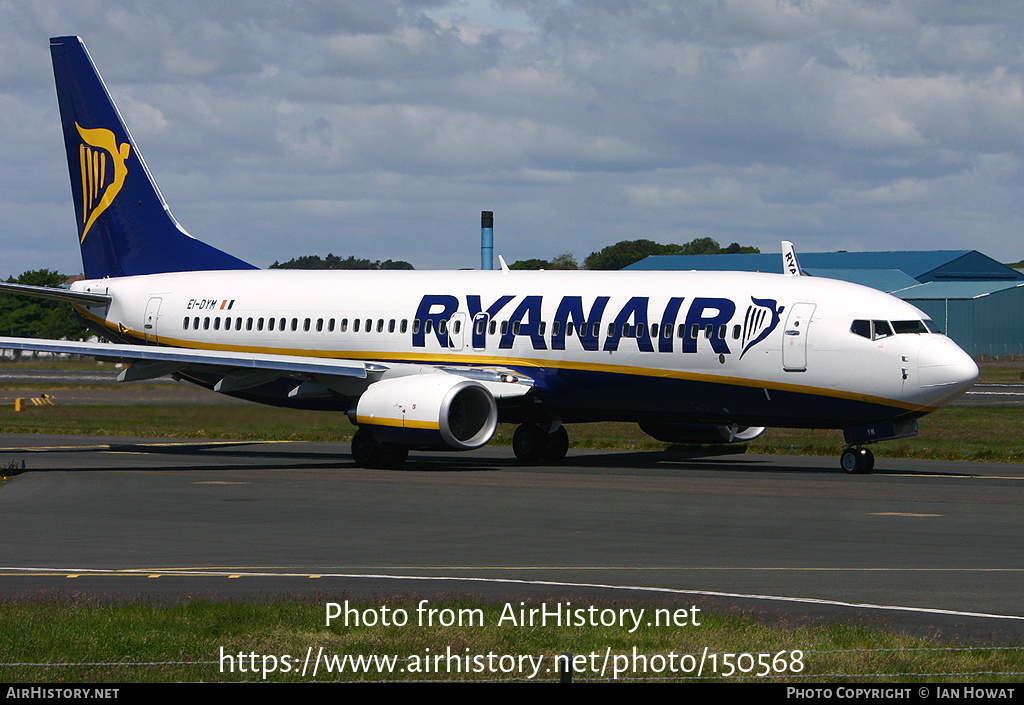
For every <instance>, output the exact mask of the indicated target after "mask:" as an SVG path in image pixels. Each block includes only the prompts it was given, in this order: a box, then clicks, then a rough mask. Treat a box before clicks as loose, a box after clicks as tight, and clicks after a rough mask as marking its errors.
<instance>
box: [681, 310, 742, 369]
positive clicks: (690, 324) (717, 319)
mask: <svg viewBox="0 0 1024 705" xmlns="http://www.w3.org/2000/svg"><path fill="white" fill-rule="evenodd" d="M708 310H711V311H715V315H713V316H708V315H705V312H706V311H708ZM734 313H736V304H734V303H733V302H732V301H730V300H729V299H717V298H703V297H698V298H696V299H694V300H693V303H691V304H690V310H689V311H687V312H686V334H685V335H684V336H683V352H690V353H693V352H697V338H698V337H700V336H699V335H694V332H698V333H699V331H701V330H703V331H704V332H705V334H704V337H706V338H707V339H708V340H709V341H711V348H712V349H713V350H714V351H715V352H716V353H718V354H719V355H722V354H728V353H729V346H728V345H727V344H726V342H725V335H724V334H721V333H720V329H719V326H727V325H728V323H729V320H730V319H732V314H734ZM709 326H710V327H709ZM722 333H724V331H722Z"/></svg>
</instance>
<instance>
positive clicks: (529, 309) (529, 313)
mask: <svg viewBox="0 0 1024 705" xmlns="http://www.w3.org/2000/svg"><path fill="white" fill-rule="evenodd" d="M543 301H544V297H543V296H524V297H523V301H522V303H520V304H519V306H518V307H516V310H515V311H514V312H513V313H512V315H511V316H510V317H509V319H508V329H507V330H506V331H505V332H504V334H502V336H501V341H499V342H498V347H499V348H504V349H509V348H511V347H512V343H513V342H514V341H515V338H516V336H517V335H528V336H530V343H531V344H532V345H533V349H534V350H547V349H548V346H547V345H546V344H545V343H544V337H543V336H542V335H541V334H540V320H541V318H540V305H541V303H542V302H543ZM524 318H525V319H527V320H523V319H524Z"/></svg>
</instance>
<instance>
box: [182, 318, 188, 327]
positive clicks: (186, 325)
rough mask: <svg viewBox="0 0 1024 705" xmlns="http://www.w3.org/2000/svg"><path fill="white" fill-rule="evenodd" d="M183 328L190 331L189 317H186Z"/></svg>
mask: <svg viewBox="0 0 1024 705" xmlns="http://www.w3.org/2000/svg"><path fill="white" fill-rule="evenodd" d="M181 327H182V328H184V329H185V330H188V316H185V320H184V321H183V322H182V324H181Z"/></svg>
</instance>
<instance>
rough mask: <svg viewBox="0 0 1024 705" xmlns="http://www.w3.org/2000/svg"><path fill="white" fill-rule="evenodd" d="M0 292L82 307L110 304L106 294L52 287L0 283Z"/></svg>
mask: <svg viewBox="0 0 1024 705" xmlns="http://www.w3.org/2000/svg"><path fill="white" fill-rule="evenodd" d="M0 292H5V293H8V294H15V295H17V296H32V297H35V298H37V299H52V300H55V301H66V302H67V303H71V304H81V305H83V306H107V305H109V304H110V297H109V296H108V295H106V294H93V293H91V292H88V291H72V290H71V289H57V288H55V287H52V286H30V285H29V284H10V283H7V282H0Z"/></svg>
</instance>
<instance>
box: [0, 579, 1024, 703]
mask: <svg viewBox="0 0 1024 705" xmlns="http://www.w3.org/2000/svg"><path fill="white" fill-rule="evenodd" d="M325 604H326V601H325V602H319V603H312V602H302V601H282V602H274V603H268V604H235V603H229V604H223V603H208V602H191V603H188V604H180V605H171V606H159V605H150V604H138V603H132V604H104V603H92V604H90V603H88V602H83V601H81V600H72V599H61V598H57V599H49V600H36V601H31V602H8V603H3V604H0V678H2V679H3V680H4V681H6V682H9V683H10V682H34V683H41V682H76V683H132V682H170V681H178V682H180V681H205V682H216V681H263V680H267V681H292V682H302V681H311V680H313V679H314V678H313V675H312V666H310V667H309V668H308V669H307V672H306V673H305V675H303V673H302V670H301V669H302V667H303V661H304V659H305V657H306V654H307V653H312V654H313V655H314V656H315V655H316V654H318V653H321V652H320V650H321V649H322V653H323V654H325V655H327V656H328V657H329V659H330V660H329V661H321V662H320V663H319V666H318V670H317V675H316V680H318V681H334V680H340V681H382V680H383V681H389V680H394V681H421V680H443V681H450V680H467V681H494V680H499V681H523V680H538V681H548V682H550V681H554V680H556V679H557V667H556V665H555V662H554V657H555V656H556V655H558V654H564V653H571V654H574V655H575V656H576V657H577V659H578V661H577V667H578V669H579V670H577V672H576V674H575V677H574V679H575V680H577V681H581V682H583V681H592V680H605V681H608V680H613V675H617V679H618V680H685V681H698V680H699V681H709V680H710V681H713V680H716V679H721V680H727V681H735V680H747V681H776V682H778V681H786V682H798V683H807V684H814V683H816V682H817V683H821V682H828V683H863V682H864V681H865V678H867V679H870V681H871V682H900V683H918V682H947V683H954V682H971V683H982V682H1005V681H1019V680H1020V679H1021V677H1022V676H1024V650H1021V648H1019V647H1018V648H1013V647H992V646H984V647H966V646H962V645H960V646H957V645H952V644H948V643H943V642H942V641H940V640H938V639H921V638H915V637H910V636H905V635H900V634H892V633H886V632H882V631H879V630H876V629H873V628H869V627H866V626H863V625H825V626H821V625H815V626H785V625H783V626H770V625H766V624H764V623H762V622H759V621H757V620H754V619H751V618H749V617H745V616H738V615H733V614H714V613H707V612H704V611H700V612H698V613H696V614H695V613H693V612H692V611H691V609H692V608H691V606H689V605H685V606H684V605H680V606H673V607H670V608H667V609H666V614H672V613H674V612H675V610H677V609H678V610H680V611H682V612H683V613H684V614H685V615H686V616H687V617H689V618H691V620H690V621H691V623H687V624H686V625H685V626H674V625H673V626H666V625H665V624H662V625H661V626H654V625H653V620H652V617H653V615H654V612H653V610H655V609H657V608H665V605H664V604H659V605H653V604H647V605H645V604H643V603H634V604H632V605H630V607H632V609H634V610H638V609H639V608H641V607H643V608H645V610H646V611H645V613H644V617H645V620H648V621H652V625H651V626H648V625H647V624H642V625H641V626H640V627H639V628H638V629H636V630H635V631H633V632H631V631H630V627H629V626H610V627H609V626H600V625H597V626H590V625H589V624H587V625H583V626H555V625H553V624H550V623H549V624H548V625H545V626H533V627H530V626H523V625H521V624H513V623H510V622H509V621H508V619H506V620H505V621H502V620H501V617H502V616H503V615H506V616H507V615H508V614H509V612H508V610H509V609H510V608H511V609H512V610H513V611H518V610H519V609H520V601H518V600H511V601H510V602H508V603H505V604H483V603H472V602H465V601H454V600H438V601H431V602H430V603H429V607H430V608H433V609H436V610H438V612H436V613H435V623H434V624H433V625H430V626H427V625H426V624H424V625H423V626H420V624H418V622H417V620H418V616H417V604H418V602H417V601H409V600H408V599H405V600H403V599H402V598H393V599H388V598H382V599H381V600H380V601H378V602H377V603H373V604H369V603H367V604H361V605H359V606H358V607H356V606H355V605H350V607H354V608H355V609H357V610H358V611H359V612H360V614H361V615H363V617H364V618H365V616H366V615H370V614H373V615H375V618H374V621H375V622H377V624H375V625H374V626H365V625H360V626H349V627H345V626H344V625H343V622H342V621H341V619H336V620H335V621H334V622H333V624H332V625H331V626H330V627H328V626H326V625H325ZM556 604H557V603H547V605H548V607H549V609H553V608H554V607H555V605H556ZM385 605H386V606H387V608H388V609H389V610H390V616H391V620H392V621H395V620H396V616H397V615H398V611H399V610H405V613H406V616H407V619H408V622H407V623H406V624H405V625H404V626H396V625H394V624H391V625H390V626H381V625H380V622H381V621H383V620H382V617H381V610H382V607H383V606H385ZM563 605H564V603H563ZM525 606H526V607H527V608H531V607H533V608H537V607H539V606H540V604H539V603H537V602H536V601H526V604H525ZM573 607H576V608H583V609H589V608H591V607H593V608H594V609H596V610H597V611H598V612H597V614H602V613H603V612H602V611H603V610H611V611H614V612H616V613H617V612H618V610H619V609H620V608H623V607H624V603H623V602H621V601H616V602H608V603H601V602H594V603H588V604H586V605H584V604H583V603H582V602H577V603H575V604H574V605H573ZM445 609H447V610H450V613H448V614H449V615H450V619H449V622H450V623H451V626H441V625H440V622H441V617H442V616H443V615H444V614H445V613H444V612H442V610H445ZM676 614H678V613H676ZM456 617H458V618H459V619H460V620H461V621H462V624H461V625H460V624H459V623H458V621H459V620H456ZM693 617H696V619H695V620H693V619H692V618H693ZM353 621H354V620H353ZM666 621H667V620H666ZM692 621H698V622H699V625H694V624H692ZM727 653H728V654H733V656H732V657H730V658H726V657H725V656H724V654H727ZM740 654H749V656H740ZM761 654H767V655H768V656H767V657H766V658H761V657H760V655H761ZM525 655H529V656H531V657H533V659H534V660H533V661H528V660H525V659H522V658H518V657H520V656H525ZM223 656H230V659H225V658H222V657H223ZM346 656H349V657H351V658H350V659H349V660H347V661H342V659H344V658H345V657H346ZM374 656H376V657H378V659H380V658H382V657H388V658H391V657H394V659H395V660H394V662H393V663H392V665H391V666H390V667H389V666H386V665H384V663H383V662H382V661H379V660H378V661H373V660H371V659H372V657H374ZM538 656H543V657H544V658H543V660H542V661H540V662H539V664H540V665H539V667H538V666H537V663H538V662H537V661H536V658H537V657H538ZM286 657H287V660H286ZM355 657H363V659H364V660H363V661H361V663H362V664H363V667H362V668H360V667H359V665H358V664H359V663H360V662H356V661H353V660H352V659H354V658H355ZM438 657H440V658H442V660H441V661H437V660H436V658H438ZM702 660H703V665H702V666H700V667H699V668H700V669H701V671H702V673H701V675H700V676H698V675H697V671H698V664H700V663H701V661H702ZM730 662H731V664H732V665H731V667H730V665H729V664H730ZM327 663H330V664H331V666H327V665H326V664H327ZM342 665H344V667H340V666H342ZM602 668H603V669H604V673H603V674H602V673H601V669H602ZM615 668H618V669H620V672H619V673H618V674H613V669H615ZM242 669H244V671H243V670H242ZM730 672H731V675H729V676H726V674H727V673H730ZM758 672H761V673H766V672H767V675H764V676H760V677H758V676H757V675H756V674H757V673H758ZM531 674H534V677H533V678H531V677H530V676H531Z"/></svg>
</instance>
